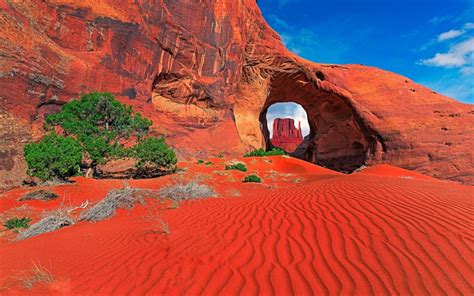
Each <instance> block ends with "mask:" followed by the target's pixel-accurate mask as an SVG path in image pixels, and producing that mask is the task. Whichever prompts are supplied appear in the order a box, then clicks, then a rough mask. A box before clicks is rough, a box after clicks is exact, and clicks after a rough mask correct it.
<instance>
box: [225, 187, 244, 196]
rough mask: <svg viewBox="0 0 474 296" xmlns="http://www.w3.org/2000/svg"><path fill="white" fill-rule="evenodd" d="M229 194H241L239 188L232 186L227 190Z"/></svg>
mask: <svg viewBox="0 0 474 296" xmlns="http://www.w3.org/2000/svg"><path fill="white" fill-rule="evenodd" d="M228 194H229V196H241V195H242V194H241V193H240V191H239V190H237V189H235V188H232V189H230V190H229V191H228Z"/></svg>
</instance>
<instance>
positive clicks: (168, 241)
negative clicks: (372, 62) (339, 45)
mask: <svg viewBox="0 0 474 296" xmlns="http://www.w3.org/2000/svg"><path fill="white" fill-rule="evenodd" d="M270 160H271V162H270ZM212 161H213V162H215V164H214V165H213V166H205V165H194V164H184V166H188V171H187V172H186V173H185V174H183V176H186V178H189V177H191V176H199V177H200V178H201V179H203V180H204V182H205V183H208V184H212V185H213V186H215V188H216V190H217V191H218V192H219V195H220V197H219V198H210V199H205V200H199V201H191V202H186V203H182V204H181V205H180V206H179V208H178V209H175V210H166V211H163V212H162V214H163V218H164V220H165V221H166V222H167V223H168V224H169V226H170V229H171V234H170V235H163V234H156V233H154V232H153V231H152V229H151V227H150V226H149V225H148V224H147V223H145V222H144V221H143V220H142V219H141V217H143V216H144V214H145V212H146V211H145V209H144V208H143V207H141V206H137V207H135V208H134V209H132V210H120V211H119V212H118V214H117V215H116V216H115V217H113V218H111V219H109V220H105V221H102V222H98V223H86V222H81V223H78V224H76V225H73V226H70V227H67V228H63V229H61V230H59V231H56V232H54V233H49V234H44V235H40V236H37V237H34V238H31V239H27V240H25V241H20V242H8V241H6V239H7V238H11V237H9V236H4V239H3V241H2V242H1V243H0V254H1V255H0V266H1V268H0V279H1V281H0V289H1V290H0V294H2V295H16V294H32V293H34V294H38V295H45V294H75V295H125V294H127V295H142V294H149V295H163V294H165V295H182V294H187V295H216V294H221V295H238V294H240V295H255V294H262V295H269V294H279V295H308V294H318V295H320V294H331V295H333V294H343V295H352V294H358V295H387V294H402V295H407V294H414V295H425V294H434V295H439V294H448V295H462V294H464V295H469V294H471V295H472V294H473V293H474V289H473V286H472V278H473V276H474V274H473V268H472V263H471V262H472V255H473V252H472V249H473V233H472V221H473V205H472V196H473V188H472V187H468V186H462V185H458V184H455V183H449V182H441V181H438V180H436V179H432V178H425V177H424V176H422V175H419V174H410V172H408V171H405V170H401V169H397V168H394V167H390V166H378V167H374V168H370V169H367V170H366V171H363V172H360V173H357V174H353V175H342V174H338V173H334V172H332V171H329V170H326V169H324V168H321V167H317V166H314V165H312V164H309V163H306V162H302V161H299V160H295V159H290V158H283V157H271V158H266V159H264V158H254V159H244V161H245V162H247V165H248V167H249V172H248V173H253V172H256V173H258V174H259V175H260V176H262V177H264V178H265V183H263V184H243V183H241V182H240V180H241V179H242V178H243V176H245V175H246V174H245V173H240V172H232V175H223V176H221V174H222V173H214V172H215V171H218V170H222V168H223V164H222V162H223V160H218V159H214V160H212ZM182 166H183V165H182ZM271 170H274V171H277V172H278V174H276V173H274V172H271ZM288 174H291V175H288ZM407 176H408V177H410V178H407ZM170 178H171V177H170V176H168V177H165V178H160V179H153V180H139V181H131V182H130V185H131V186H135V187H147V188H159V187H161V186H163V184H166V183H168V182H170ZM270 178H273V180H270ZM297 178H301V179H302V180H299V179H298V180H297ZM120 186H121V181H117V180H108V181H105V180H101V181H97V180H89V179H84V178H78V179H77V183H76V184H73V185H65V186H58V187H56V188H55V191H56V192H58V193H60V194H61V195H62V196H67V197H68V199H67V202H70V203H71V204H73V205H78V204H80V203H81V202H82V201H83V200H85V199H89V200H90V201H91V202H92V201H94V202H95V201H97V200H99V199H101V198H103V196H104V195H105V194H106V193H107V191H108V190H109V189H110V188H113V187H120ZM232 189H234V191H235V190H238V191H239V192H240V194H241V196H231V195H232V194H230V193H229V192H231V190H232ZM25 191H26V190H24V189H22V190H14V191H10V192H7V193H6V194H4V195H3V197H2V203H1V211H2V212H3V211H5V210H6V209H9V208H12V207H17V206H19V205H20V204H22V203H20V202H17V201H15V200H16V198H18V197H19V196H20V195H21V194H23V193H24V192H25ZM60 202H61V201H59V200H58V201H52V202H26V203H27V204H29V205H31V206H32V207H33V210H34V212H35V213H37V212H39V211H40V210H42V209H45V208H54V207H58V206H59V204H60ZM33 262H34V263H35V264H41V265H42V266H45V267H47V268H48V269H49V270H50V271H51V272H52V274H53V275H54V276H55V281H54V283H52V284H49V285H45V286H41V285H36V286H35V287H34V289H33V290H26V289H24V288H22V287H20V286H19V285H18V280H17V279H16V277H18V276H19V275H21V274H22V273H21V272H22V271H25V270H29V269H31V268H32V267H33Z"/></svg>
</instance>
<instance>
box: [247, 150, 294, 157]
mask: <svg viewBox="0 0 474 296" xmlns="http://www.w3.org/2000/svg"><path fill="white" fill-rule="evenodd" d="M275 155H286V152H285V151H284V150H282V149H280V148H272V149H271V150H269V151H265V150H263V149H262V148H259V149H257V150H254V151H251V152H249V153H246V154H245V155H244V157H254V156H256V157H262V156H275Z"/></svg>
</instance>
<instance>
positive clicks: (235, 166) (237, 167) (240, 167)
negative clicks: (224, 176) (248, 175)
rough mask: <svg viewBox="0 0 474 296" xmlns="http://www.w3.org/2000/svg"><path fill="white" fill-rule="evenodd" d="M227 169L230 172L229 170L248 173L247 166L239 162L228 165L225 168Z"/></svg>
mask: <svg viewBox="0 0 474 296" xmlns="http://www.w3.org/2000/svg"><path fill="white" fill-rule="evenodd" d="M225 169H226V170H227V171H228V170H238V171H242V172H246V171H247V167H246V166H245V164H243V163H241V162H239V163H234V164H231V165H226V166H225Z"/></svg>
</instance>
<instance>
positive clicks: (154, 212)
mask: <svg viewBox="0 0 474 296" xmlns="http://www.w3.org/2000/svg"><path fill="white" fill-rule="evenodd" d="M146 210H147V212H146V214H145V216H144V217H143V220H144V221H145V222H146V223H148V224H149V225H150V226H151V228H152V230H153V232H155V233H163V234H166V235H169V234H170V233H171V230H170V227H169V225H168V223H166V222H165V220H163V215H162V214H161V211H160V206H159V205H158V201H157V200H153V201H151V202H149V203H148V204H147V209H146Z"/></svg>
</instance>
